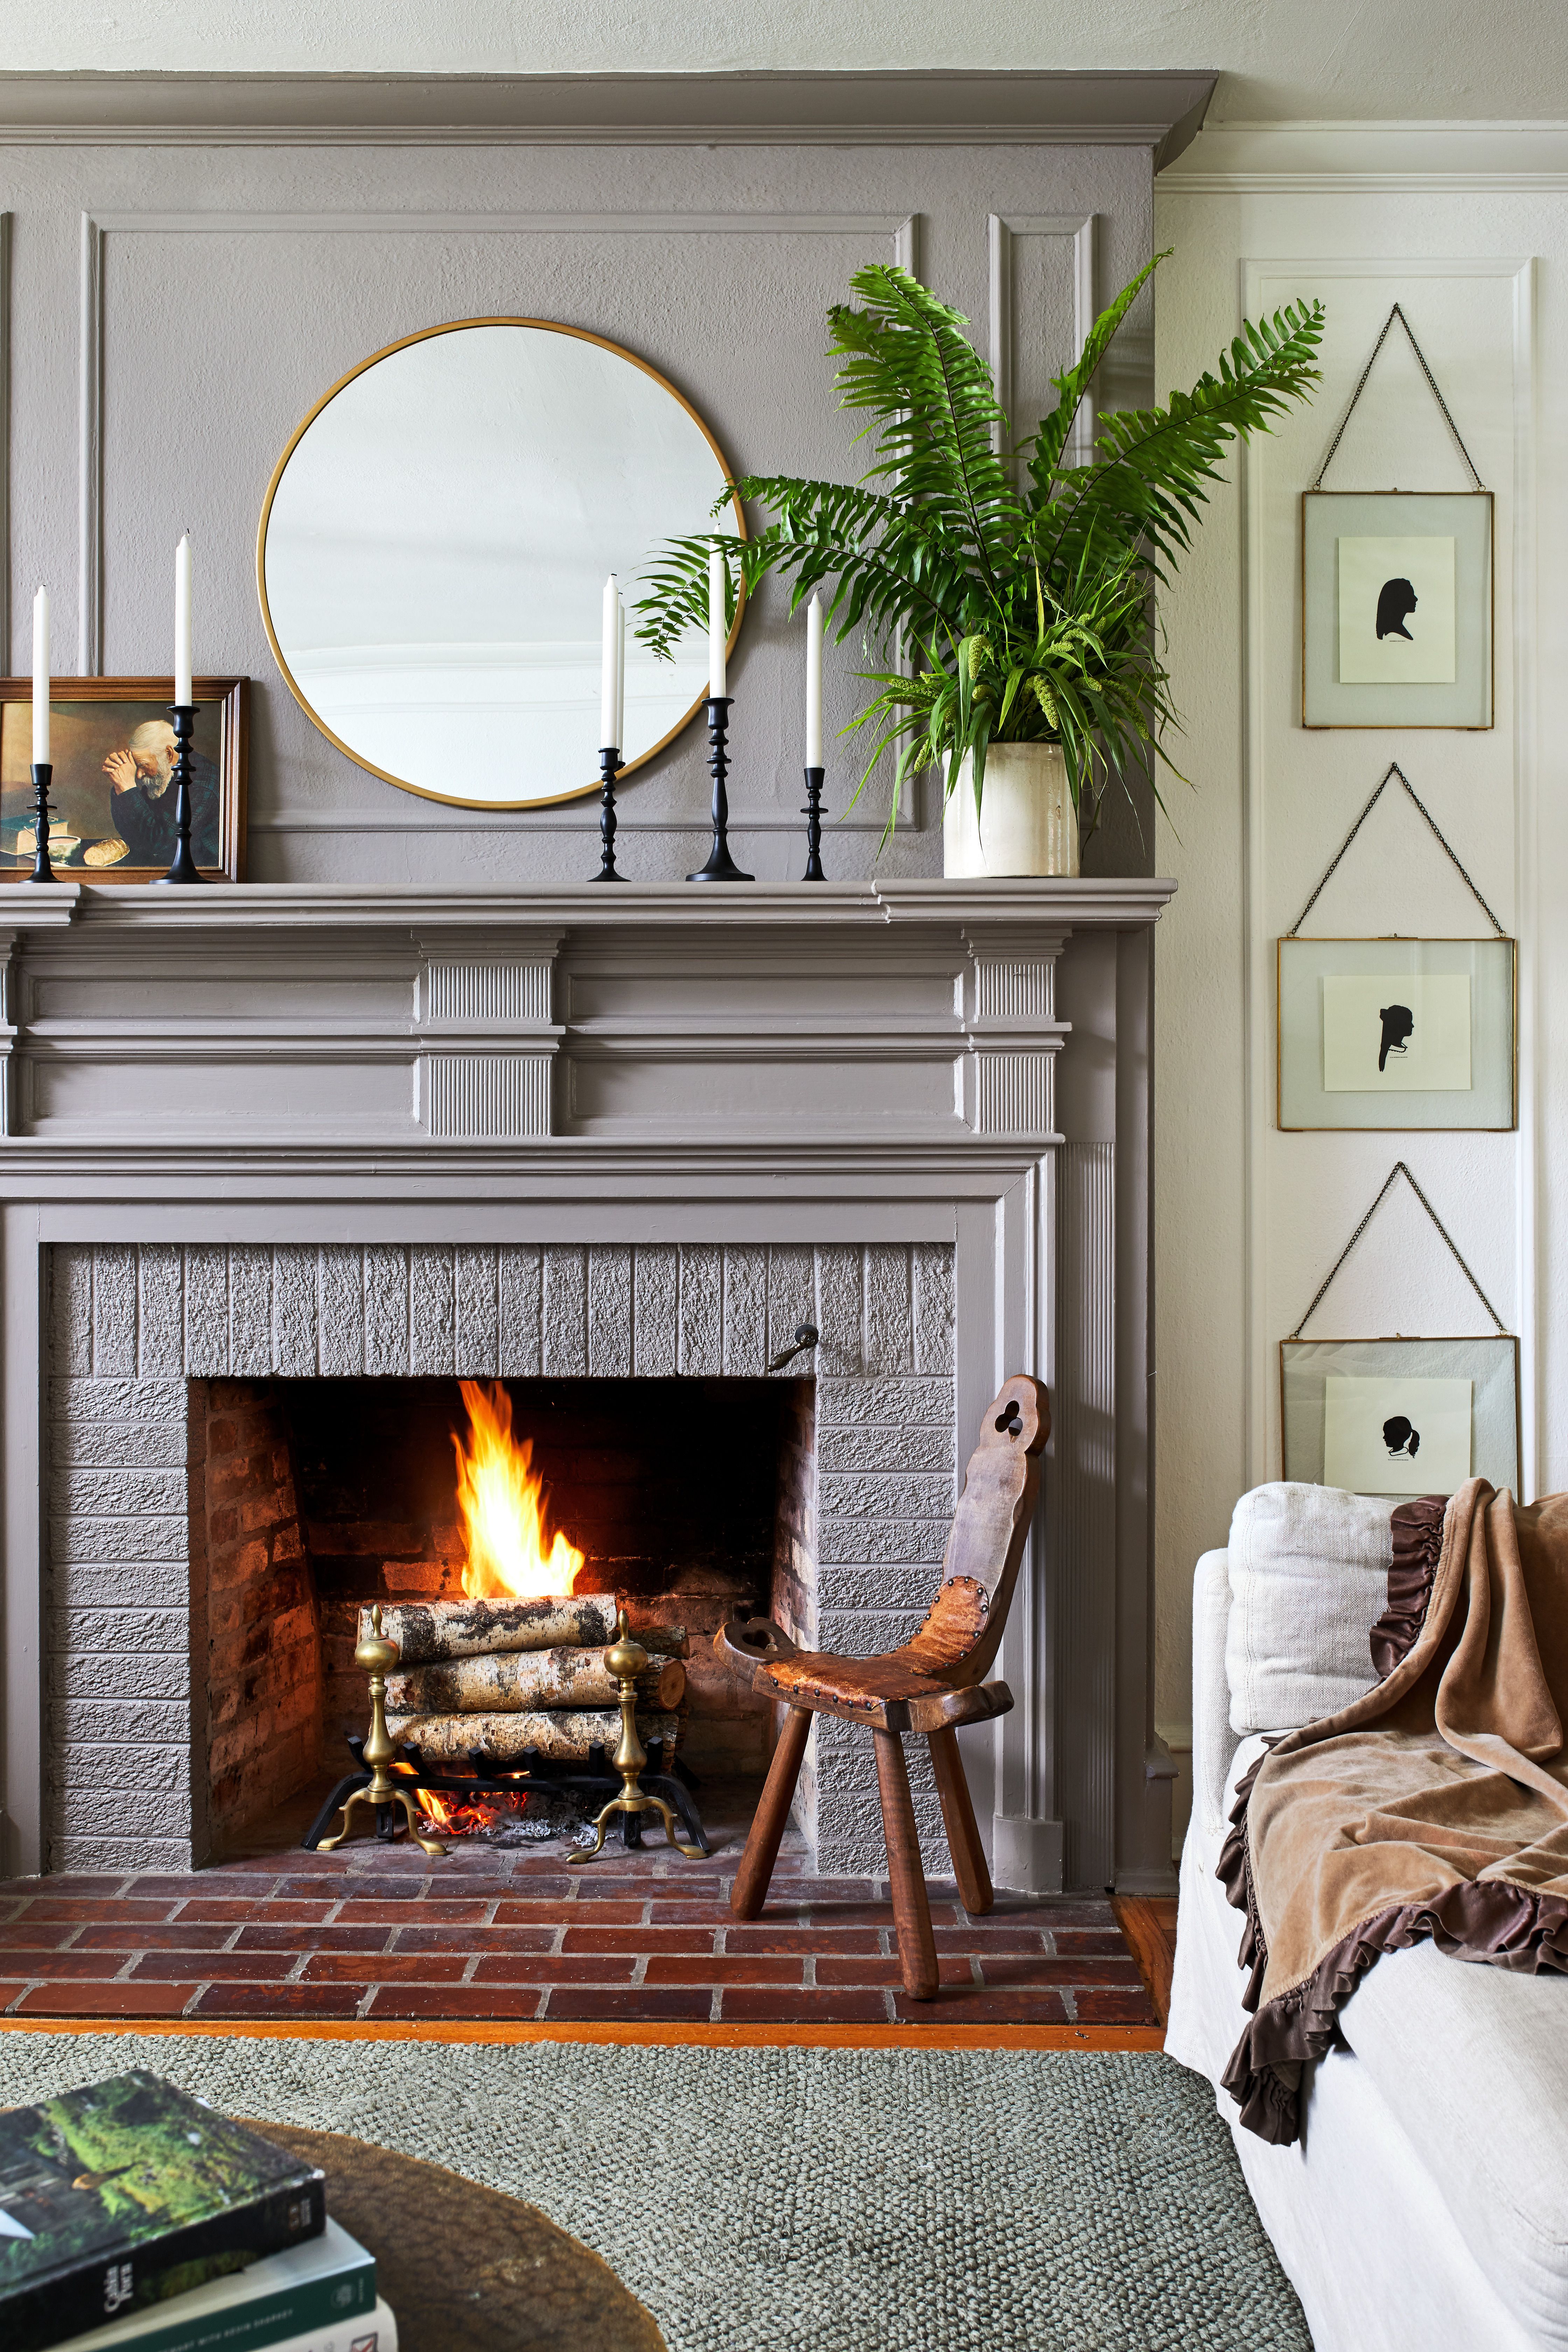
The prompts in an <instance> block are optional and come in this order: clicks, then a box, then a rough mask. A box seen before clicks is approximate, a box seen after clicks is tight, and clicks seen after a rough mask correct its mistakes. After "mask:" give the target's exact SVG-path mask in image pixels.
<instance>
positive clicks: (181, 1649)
mask: <svg viewBox="0 0 1568 2352" xmlns="http://www.w3.org/2000/svg"><path fill="white" fill-rule="evenodd" d="M49 1635H50V1642H51V1647H52V1650H53V1653H54V1655H55V1656H56V1657H58V1658H60V1659H65V1658H67V1657H72V1658H78V1657H82V1656H86V1655H92V1656H97V1657H101V1658H104V1659H106V1660H107V1661H108V1663H109V1664H110V1667H112V1666H113V1664H115V1661H116V1658H117V1657H118V1659H119V1661H120V1663H121V1664H127V1663H128V1662H129V1661H130V1660H131V1659H132V1658H146V1659H150V1658H152V1657H153V1656H154V1655H159V1656H163V1657H165V1658H167V1659H168V1660H169V1662H170V1663H171V1664H172V1666H173V1667H174V1670H175V1672H176V1674H177V1677H178V1682H179V1685H180V1686H181V1687H180V1691H179V1692H176V1691H174V1690H167V1691H161V1692H159V1693H158V1694H157V1696H159V1697H162V1698H168V1697H173V1696H179V1695H181V1694H182V1693H183V1687H184V1683H185V1682H186V1681H187V1680H188V1679H189V1667H190V1630H189V1626H188V1624H187V1622H186V1617H185V1612H184V1610H183V1609H69V1610H62V1609H56V1610H52V1611H51V1612H50V1614H49ZM123 1695H124V1694H122V1693H119V1692H114V1693H111V1694H110V1696H116V1697H119V1696H123ZM72 1696H75V1694H74V1693H73V1694H72Z"/></svg>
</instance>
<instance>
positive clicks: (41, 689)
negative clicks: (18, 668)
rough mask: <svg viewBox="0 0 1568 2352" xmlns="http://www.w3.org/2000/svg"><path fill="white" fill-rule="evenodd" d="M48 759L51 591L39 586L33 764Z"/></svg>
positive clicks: (35, 619) (35, 623)
mask: <svg viewBox="0 0 1568 2352" xmlns="http://www.w3.org/2000/svg"><path fill="white" fill-rule="evenodd" d="M48 756H49V592H48V590H47V588H44V587H40V588H39V590H38V593H37V595H36V596H35V597H34V599H33V762H34V765H35V766H41V765H42V764H43V763H44V762H45V761H47V759H48Z"/></svg>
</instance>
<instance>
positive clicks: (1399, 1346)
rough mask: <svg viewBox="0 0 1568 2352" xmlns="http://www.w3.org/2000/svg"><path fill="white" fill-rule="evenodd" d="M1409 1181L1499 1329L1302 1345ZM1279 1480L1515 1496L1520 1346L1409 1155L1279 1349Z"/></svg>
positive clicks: (1395, 1491) (1373, 1491) (1396, 1492)
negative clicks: (1501, 1491) (1343, 1273)
mask: <svg viewBox="0 0 1568 2352" xmlns="http://www.w3.org/2000/svg"><path fill="white" fill-rule="evenodd" d="M1401 1176H1403V1177H1404V1178H1405V1181H1406V1182H1407V1183H1408V1184H1409V1186H1410V1188H1411V1190H1412V1192H1414V1193H1415V1197H1416V1199H1417V1200H1418V1201H1419V1202H1420V1203H1421V1206H1422V1207H1423V1208H1424V1209H1425V1210H1426V1213H1427V1215H1428V1216H1429V1217H1430V1218H1431V1220H1432V1223H1434V1225H1436V1229H1437V1232H1438V1234H1440V1235H1441V1237H1442V1240H1443V1241H1444V1243H1445V1244H1446V1245H1447V1248H1448V1249H1449V1250H1450V1251H1451V1252H1452V1254H1453V1255H1454V1258H1455V1260H1456V1261H1457V1263H1458V1266H1459V1268H1460V1270H1461V1272H1462V1273H1463V1275H1464V1276H1465V1279H1466V1280H1467V1281H1468V1284H1469V1286H1470V1287H1471V1289H1472V1290H1473V1291H1474V1292H1475V1294H1476V1296H1477V1297H1478V1298H1479V1300H1480V1302H1481V1304H1482V1306H1483V1307H1485V1308H1486V1310H1487V1313H1488V1315H1489V1317H1490V1318H1491V1320H1492V1322H1493V1323H1494V1324H1495V1325H1496V1327H1497V1329H1496V1334H1495V1336H1493V1335H1491V1334H1482V1335H1480V1336H1477V1337H1471V1338H1464V1339H1449V1338H1408V1337H1406V1336H1405V1334H1403V1333H1396V1334H1394V1336H1393V1337H1392V1338H1384V1339H1303V1338H1302V1336H1301V1334H1302V1331H1303V1330H1304V1328H1305V1327H1306V1325H1307V1324H1308V1323H1309V1322H1310V1320H1311V1318H1312V1316H1313V1314H1314V1313H1315V1311H1316V1309H1317V1308H1318V1307H1319V1306H1320V1304H1321V1301H1322V1299H1323V1297H1324V1295H1325V1294H1326V1292H1327V1291H1328V1288H1329V1286H1330V1284H1331V1282H1332V1281H1333V1279H1334V1276H1335V1275H1337V1274H1338V1272H1339V1270H1340V1268H1341V1266H1342V1265H1343V1264H1344V1262H1345V1260H1346V1258H1347V1257H1348V1256H1349V1255H1350V1254H1351V1251H1352V1249H1353V1248H1354V1247H1355V1245H1356V1244H1357V1242H1358V1241H1359V1240H1360V1239H1361V1237H1362V1235H1363V1233H1364V1232H1365V1231H1366V1229H1367V1227H1368V1225H1369V1224H1370V1223H1372V1221H1373V1217H1374V1216H1375V1215H1376V1214H1377V1212H1378V1210H1379V1209H1380V1208H1381V1207H1382V1205H1383V1202H1384V1199H1385V1198H1386V1197H1387V1195H1388V1193H1389V1192H1390V1191H1391V1190H1392V1188H1393V1186H1394V1184H1395V1183H1396V1182H1397V1181H1398V1179H1399V1178H1400V1177H1401ZM1279 1427H1280V1437H1281V1452H1282V1465H1281V1466H1282V1475H1283V1476H1284V1477H1285V1478H1286V1479H1288V1480H1289V1481H1291V1482H1294V1483H1300V1484H1302V1485H1306V1486H1342V1487H1344V1488H1346V1489H1347V1490H1348V1491H1349V1492H1350V1493H1352V1494H1359V1495H1380V1496H1381V1495H1388V1496H1395V1497H1403V1496H1410V1495H1436V1494H1442V1495H1450V1494H1452V1493H1453V1492H1454V1490H1455V1488H1456V1487H1458V1486H1463V1485H1464V1483H1465V1480H1466V1479H1467V1478H1474V1477H1482V1478H1486V1479H1489V1481H1490V1483H1491V1484H1492V1485H1493V1486H1496V1487H1499V1488H1502V1487H1507V1488H1508V1490H1509V1492H1510V1494H1513V1495H1516V1496H1517V1495H1518V1494H1519V1491H1520V1486H1519V1428H1520V1406H1519V1340H1518V1339H1517V1338H1516V1337H1515V1336H1514V1334H1513V1333H1511V1332H1510V1331H1509V1330H1507V1329H1506V1328H1504V1325H1503V1322H1502V1319H1501V1318H1500V1316H1499V1314H1498V1312H1497V1310H1496V1308H1495V1307H1493V1305H1492V1303H1491V1301H1490V1299H1489V1297H1487V1295H1486V1292H1485V1291H1484V1290H1483V1289H1482V1288H1481V1286H1480V1284H1479V1282H1478V1281H1477V1280H1476V1277H1475V1276H1474V1275H1473V1274H1472V1273H1471V1272H1470V1269H1469V1267H1468V1265H1466V1263H1465V1260H1464V1258H1463V1257H1462V1256H1461V1255H1460V1253H1459V1251H1458V1247H1457V1246H1456V1244H1455V1243H1454V1240H1453V1238H1452V1236H1451V1235H1450V1234H1449V1233H1448V1231H1447V1227H1446V1226H1445V1225H1444V1223H1443V1221H1442V1219H1441V1218H1440V1217H1439V1216H1438V1214H1437V1212H1436V1209H1434V1208H1433V1206H1432V1203H1431V1202H1430V1201H1429V1200H1428V1199H1427V1198H1426V1193H1425V1192H1423V1191H1422V1190H1421V1187H1420V1185H1419V1184H1418V1183H1417V1182H1416V1181H1415V1177H1414V1176H1413V1175H1412V1174H1411V1172H1410V1171H1409V1169H1408V1168H1407V1167H1406V1166H1405V1162H1404V1160H1396V1161H1395V1163H1394V1167H1393V1168H1392V1169H1391V1170H1390V1171H1389V1174H1388V1177H1387V1180H1386V1181H1385V1182H1384V1186H1383V1189H1382V1191H1381V1192H1379V1193H1378V1195H1377V1198H1376V1200H1375V1201H1373V1204H1372V1206H1371V1208H1370V1209H1369V1210H1368V1211H1367V1213H1366V1214H1365V1216H1364V1217H1363V1219H1362V1221H1361V1223H1360V1224H1359V1225H1358V1226H1357V1227H1356V1229H1355V1232H1354V1233H1353V1234H1352V1235H1351V1238H1350V1240H1349V1241H1348V1242H1347V1243H1346V1244H1345V1246H1344V1248H1343V1249H1342V1251H1341V1252H1340V1255H1339V1256H1338V1257H1337V1258H1336V1259H1335V1261H1334V1263H1333V1265H1332V1266H1331V1269H1330V1271H1329V1274H1328V1276H1327V1277H1326V1279H1325V1280H1324V1281H1323V1282H1322V1283H1321V1285H1320V1286H1319V1289H1318V1293H1317V1296H1316V1297H1314V1299H1313V1300H1312V1304H1311V1306H1310V1307H1308V1309H1307V1312H1306V1314H1305V1315H1303V1316H1302V1318H1301V1320H1300V1323H1298V1324H1297V1326H1296V1328H1295V1329H1294V1331H1292V1332H1291V1334H1290V1336H1289V1339H1282V1340H1281V1341H1280V1343H1279Z"/></svg>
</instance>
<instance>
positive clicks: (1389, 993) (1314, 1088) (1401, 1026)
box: [1275, 761, 1519, 1132]
mask: <svg viewBox="0 0 1568 2352" xmlns="http://www.w3.org/2000/svg"><path fill="white" fill-rule="evenodd" d="M1395 779H1397V781H1398V782H1399V784H1400V785H1401V787H1402V788H1403V790H1404V791H1405V793H1406V795H1407V796H1408V798H1409V799H1410V801H1411V802H1412V803H1414V805H1415V808H1416V809H1417V810H1418V811H1419V813H1420V814H1421V815H1422V817H1423V818H1425V820H1426V824H1428V825H1429V826H1430V827H1431V830H1432V833H1433V835H1435V837H1436V841H1437V843H1438V845H1440V847H1441V848H1442V850H1443V853H1444V855H1445V856H1447V858H1448V859H1449V860H1450V861H1451V862H1452V864H1453V866H1455V868H1456V870H1457V871H1458V875H1459V877H1460V879H1461V880H1462V881H1463V883H1464V885H1465V887H1466V888H1467V889H1468V891H1469V893H1470V895H1471V897H1472V898H1474V899H1475V901H1476V904H1477V905H1478V906H1479V908H1480V910H1481V912H1482V914H1483V915H1484V916H1485V917H1486V919H1487V921H1488V922H1489V924H1490V926H1491V935H1490V936H1489V937H1482V938H1474V939H1409V938H1402V937H1399V936H1397V935H1394V936H1390V937H1385V938H1383V939H1331V938H1321V937H1313V938H1308V939H1303V938H1301V937H1300V929H1301V925H1302V924H1303V923H1304V922H1305V921H1306V919H1307V918H1308V916H1309V915H1310V913H1311V911H1312V908H1314V907H1315V906H1316V904H1317V902H1318V899H1319V898H1320V897H1321V894H1322V892H1323V890H1324V888H1325V887H1326V886H1327V884H1328V881H1329V878H1330V876H1331V875H1332V874H1333V873H1334V872H1335V871H1336V870H1337V869H1338V867H1339V866H1340V863H1341V861H1342V858H1343V857H1344V855H1345V852H1346V851H1347V850H1348V849H1349V848H1350V846H1351V844H1352V842H1353V841H1354V840H1355V838H1356V835H1358V834H1359V833H1360V831H1361V829H1362V827H1363V824H1365V823H1366V821H1367V818H1368V817H1369V816H1370V815H1371V814H1372V812H1373V809H1374V808H1375V807H1376V805H1377V803H1378V801H1379V799H1380V798H1381V797H1382V795H1383V793H1384V791H1385V790H1386V789H1387V787H1388V785H1389V784H1390V783H1392V782H1394V780H1395ZM1276 956H1277V972H1276V978H1277V989H1276V996H1275V1008H1276V1019H1277V1040H1276V1045H1277V1057H1276V1065H1275V1066H1276V1074H1277V1083H1276V1096H1275V1118H1276V1120H1277V1122H1278V1124H1279V1127H1280V1128H1281V1129H1286V1130H1288V1131H1297V1132H1299V1131H1301V1130H1305V1129H1316V1130H1342V1129H1384V1130H1387V1129H1395V1130H1397V1129H1412V1128H1415V1129H1429V1130H1436V1129H1451V1130H1458V1129H1471V1130H1485V1131H1491V1132H1499V1131H1503V1130H1506V1129H1511V1128H1513V1127H1515V1126H1517V1124H1518V1120H1519V1053H1518V1036H1519V1019H1518V986H1519V982H1518V954H1517V943H1516V941H1514V940H1512V939H1510V937H1509V935H1508V933H1507V932H1506V931H1505V930H1504V929H1503V927H1502V925H1501V923H1500V922H1499V920H1498V919H1497V917H1496V915H1494V914H1493V912H1492V910H1491V908H1490V907H1489V906H1488V904H1487V902H1486V900H1485V899H1484V898H1482V896H1481V894H1480V892H1479V889H1477V887H1476V885H1475V883H1474V882H1473V881H1472V880H1471V878H1470V877H1469V875H1468V873H1467V872H1466V870H1465V868H1464V866H1462V865H1460V863H1459V860H1458V857H1457V856H1455V853H1454V850H1453V847H1452V845H1450V843H1449V842H1448V840H1447V837H1446V836H1445V835H1444V833H1443V831H1442V829H1441V827H1440V826H1439V825H1438V824H1437V822H1436V818H1435V817H1434V816H1433V815H1432V813H1431V811H1430V810H1429V809H1428V808H1427V807H1426V803H1424V802H1423V801H1422V800H1421V798H1420V797H1419V795H1418V794H1417V793H1416V792H1415V788H1414V786H1413V785H1412V783H1411V782H1410V779H1409V777H1408V776H1407V775H1406V774H1405V771H1404V770H1403V768H1401V767H1400V765H1399V763H1398V761H1391V762H1390V764H1389V766H1388V768H1387V770H1386V771H1385V772H1384V777H1383V780H1382V782H1380V783H1379V784H1378V786H1377V788H1376V790H1375V791H1374V792H1373V795H1372V798H1371V799H1370V800H1369V801H1368V802H1367V803H1366V806H1365V807H1364V808H1363V810H1362V813H1361V814H1360V815H1359V816H1358V817H1357V819H1356V821H1355V823H1354V824H1352V827H1351V829H1350V831H1349V833H1348V834H1347V835H1345V838H1344V841H1343V843H1342V845H1341V847H1340V849H1339V852H1338V854H1337V855H1336V856H1335V857H1334V859H1333V861H1332V863H1331V865H1330V866H1329V868H1328V871H1327V873H1325V874H1324V876H1323V877H1322V880H1321V882H1320V883H1319V884H1318V887H1317V888H1316V889H1315V890H1314V891H1313V893H1312V895H1311V897H1310V898H1309V899H1308V901H1307V903H1306V905H1305V906H1304V907H1303V908H1302V909H1301V912H1300V915H1298V917H1297V918H1296V920H1295V922H1294V923H1293V924H1292V926H1291V928H1290V929H1289V931H1288V932H1287V933H1286V934H1285V935H1284V937H1283V938H1282V939H1280V940H1279V941H1278V942H1277V943H1276Z"/></svg>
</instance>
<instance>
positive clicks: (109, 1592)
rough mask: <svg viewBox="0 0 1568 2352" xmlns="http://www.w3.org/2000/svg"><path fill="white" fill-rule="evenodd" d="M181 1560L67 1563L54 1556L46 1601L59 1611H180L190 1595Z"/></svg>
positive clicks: (184, 1562) (186, 1567)
mask: <svg viewBox="0 0 1568 2352" xmlns="http://www.w3.org/2000/svg"><path fill="white" fill-rule="evenodd" d="M190 1587H191V1570H190V1563H189V1562H188V1561H187V1560H184V1559H141V1558H140V1557H136V1558H132V1559H109V1560H103V1559H96V1560H85V1559H74V1560H71V1559H67V1560H63V1559H60V1558H59V1556H58V1552H57V1553H56V1554H55V1557H54V1560H53V1563H52V1565H51V1569H50V1573H49V1598H50V1600H51V1601H53V1603H54V1604H55V1606H56V1607H57V1608H60V1609H149V1608H163V1609H182V1610H183V1609H184V1606H185V1604H186V1601H187V1598H188V1595H189V1592H190Z"/></svg>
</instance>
